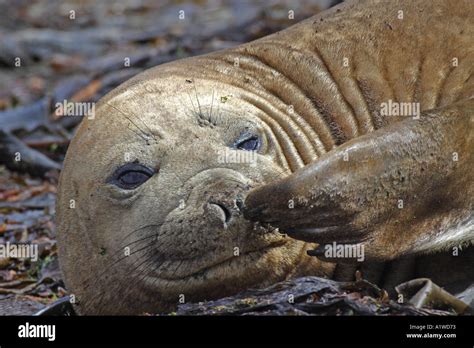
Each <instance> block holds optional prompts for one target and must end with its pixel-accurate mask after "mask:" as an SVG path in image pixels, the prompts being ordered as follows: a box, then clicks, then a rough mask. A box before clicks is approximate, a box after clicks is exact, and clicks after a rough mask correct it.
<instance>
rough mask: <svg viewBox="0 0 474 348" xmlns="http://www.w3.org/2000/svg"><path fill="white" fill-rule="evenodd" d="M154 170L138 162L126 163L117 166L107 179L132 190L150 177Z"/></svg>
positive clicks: (122, 187)
mask: <svg viewBox="0 0 474 348" xmlns="http://www.w3.org/2000/svg"><path fill="white" fill-rule="evenodd" d="M153 174H154V170H153V169H151V168H148V167H147V166H144V165H143V164H139V163H127V164H125V165H123V166H121V167H120V168H118V169H117V170H116V171H115V172H114V174H113V175H112V177H111V178H110V179H109V182H110V183H111V184H114V185H116V186H118V187H120V188H121V189H124V190H133V189H135V188H137V187H138V186H140V185H141V184H143V183H144V182H145V181H147V180H148V179H150V178H151V177H152V176H153Z"/></svg>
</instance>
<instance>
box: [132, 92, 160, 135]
mask: <svg viewBox="0 0 474 348" xmlns="http://www.w3.org/2000/svg"><path fill="white" fill-rule="evenodd" d="M130 91H131V92H132V93H133V94H134V95H135V96H136V97H137V98H140V97H139V96H137V94H136V93H135V92H134V91H133V90H130ZM152 100H153V103H155V106H156V108H157V109H159V107H158V105H156V102H155V100H154V99H153V98H152ZM135 117H137V118H138V119H139V120H140V121H141V122H142V123H143V124H144V125H145V127H146V128H147V129H148V131H149V132H150V135H151V136H152V137H153V139H154V140H155V142H156V141H157V140H156V136H155V132H154V131H153V130H152V129H151V128H150V127H149V126H148V124H147V123H146V122H145V121H143V119H142V118H141V117H139V116H138V115H135ZM159 136H160V138H163V137H162V136H161V135H159Z"/></svg>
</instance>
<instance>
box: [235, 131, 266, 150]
mask: <svg viewBox="0 0 474 348" xmlns="http://www.w3.org/2000/svg"><path fill="white" fill-rule="evenodd" d="M234 147H235V148H236V149H238V150H245V151H257V150H258V149H259V148H260V139H259V138H258V136H257V135H247V136H245V135H244V136H241V138H240V139H239V140H237V141H236V142H235V144H234Z"/></svg>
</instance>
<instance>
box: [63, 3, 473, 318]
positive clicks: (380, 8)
mask: <svg viewBox="0 0 474 348" xmlns="http://www.w3.org/2000/svg"><path fill="white" fill-rule="evenodd" d="M472 6H473V5H472V4H471V3H470V2H469V1H464V2H459V3H457V4H456V6H452V4H450V3H448V2H441V1H434V2H431V1H429V2H428V1H426V2H422V1H410V2H405V1H386V2H374V1H370V2H360V3H359V2H349V3H344V4H343V5H340V6H337V7H335V8H333V9H331V10H329V11H326V12H324V13H321V14H320V15H317V16H315V17H312V18H310V19H308V20H305V21H303V22H301V23H299V24H297V25H295V26H293V27H291V28H289V29H287V30H284V31H282V32H279V33H276V34H273V35H270V36H268V37H265V38H263V39H260V40H257V41H254V42H251V43H248V44H244V45H241V46H239V47H236V48H232V49H227V50H223V51H219V52H216V53H212V54H208V55H204V56H198V57H194V58H188V59H183V60H179V61H175V62H173V63H169V64H164V65H161V66H159V67H156V68H153V69H150V70H148V71H146V72H144V73H142V74H140V75H138V76H136V77H134V78H133V79H131V80H129V81H128V82H126V83H124V84H123V85H121V86H120V87H118V88H117V89H115V90H114V91H112V92H111V93H109V94H108V95H107V96H106V97H104V98H103V99H102V100H101V101H100V102H99V103H98V105H97V107H96V114H95V118H94V119H85V120H84V121H83V122H82V124H81V126H80V128H79V130H78V132H77V134H76V136H75V138H74V139H73V141H72V142H71V145H70V147H69V150H68V153H67V156H66V159H65V163H64V170H63V172H62V174H61V179H60V185H59V192H58V202H57V222H58V242H59V252H60V260H61V268H62V271H63V273H64V276H65V282H66V285H67V287H68V288H69V289H70V291H71V292H72V293H73V294H75V295H76V296H77V300H78V306H77V308H78V309H79V312H80V313H83V314H138V313H142V312H161V311H166V310H170V309H172V308H173V307H175V306H176V305H177V304H178V303H179V302H180V301H197V300H203V299H211V298H216V297H221V296H225V295H228V294H232V293H236V292H238V291H240V290H243V289H245V288H248V287H261V286H266V285H269V284H271V283H274V282H277V281H280V280H283V279H287V278H289V277H295V276H299V275H320V276H328V277H330V276H333V275H334V268H335V266H334V264H332V263H326V262H321V261H319V260H318V258H315V257H310V256H308V255H307V253H306V252H307V250H308V249H314V247H315V244H311V243H305V242H302V241H298V240H295V239H292V238H289V237H287V236H286V235H285V234H282V233H281V232H280V231H279V230H278V229H276V228H273V227H271V226H266V225H265V226H260V225H259V224H254V223H253V222H251V221H249V220H247V219H245V218H244V216H243V213H242V211H241V208H243V204H244V203H243V202H244V201H245V202H246V203H245V207H246V208H248V209H249V210H246V214H247V215H248V218H249V219H256V220H259V219H260V217H259V214H258V213H255V211H256V210H261V206H260V205H259V203H258V202H261V200H262V197H263V196H262V195H261V194H257V195H254V196H252V194H251V196H250V200H249V199H247V200H245V197H246V195H247V193H248V192H249V191H251V190H253V189H255V188H258V187H260V186H261V187H263V188H265V185H266V184H269V183H272V182H274V181H276V180H278V179H279V178H284V177H286V176H288V175H290V174H291V173H292V172H295V171H297V170H298V169H301V168H303V167H304V166H306V165H310V167H311V168H313V167H314V166H317V164H316V163H320V162H319V161H318V159H319V158H321V159H326V160H327V161H331V156H332V153H334V151H337V150H338V148H339V146H341V145H342V144H344V143H345V142H347V141H350V140H351V139H359V138H362V137H364V136H365V137H367V135H366V134H369V133H371V134H374V137H373V138H374V139H373V140H374V141H378V142H377V144H380V146H383V144H384V141H382V140H377V139H379V138H377V135H379V134H380V132H381V131H382V132H383V131H385V132H386V135H384V136H386V137H387V139H388V140H390V139H392V138H390V137H391V135H390V134H391V133H390V132H393V133H394V134H398V133H399V130H400V129H401V127H406V128H407V130H406V132H409V131H412V132H415V130H410V129H411V128H410V126H409V125H407V122H406V117H400V116H396V115H395V116H391V117H384V116H383V115H381V113H380V104H381V103H383V102H387V101H389V100H390V101H391V102H394V103H397V102H400V101H406V102H413V103H417V102H418V103H420V105H421V111H423V110H427V109H432V108H435V107H447V108H446V109H443V108H441V109H438V110H437V111H433V112H431V113H430V114H433V113H435V114H440V115H444V114H445V113H452V114H453V115H454V116H455V117H458V118H459V120H460V122H461V123H462V124H461V126H462V125H464V128H465V129H471V128H469V127H472V118H469V117H467V116H466V115H465V113H466V112H468V113H469V112H470V111H469V110H472V109H471V108H472V102H471V101H470V102H466V103H465V104H457V106H449V107H448V105H450V104H453V103H454V102H455V101H459V100H464V99H467V98H468V97H470V96H472V94H473V91H474V80H473V79H472V78H471V76H472V75H471V73H472V61H473V60H472V58H473V54H474V52H473V50H472V48H473V37H474V35H473V34H474V33H473V25H472V21H471V16H470V15H471V14H472V12H473V11H472V10H473V7H472ZM400 11H401V12H400ZM400 13H402V15H400ZM400 17H401V18H400ZM420 17H421V18H423V20H420ZM453 58H458V65H457V66H456V68H453V66H452V62H453ZM471 114H472V113H471ZM424 115H428V114H424V113H422V114H421V118H422V121H418V122H421V123H427V122H429V121H427V120H425V117H424ZM442 119H443V120H444V118H442ZM398 122H400V123H399V124H400V125H397V124H398ZM445 123H449V122H447V121H446V122H445ZM445 123H443V121H436V122H435V123H434V124H436V125H438V124H440V126H439V127H440V128H439V129H438V128H436V129H437V131H438V133H437V134H438V135H439V136H442V137H441V138H442V139H444V136H443V135H444V134H445V136H446V137H447V136H451V133H444V132H446V130H445V128H443V126H442V125H443V124H445ZM381 128H383V129H381ZM448 128H449V131H451V128H452V132H458V131H459V132H461V133H456V134H464V135H467V137H466V138H463V139H464V140H463V139H460V140H458V142H457V143H456V144H468V142H469V141H470V143H469V144H472V136H471V137H470V136H469V133H468V132H466V131H464V132H463V131H461V130H459V129H461V128H463V127H455V126H453V127H448ZM378 129H381V130H380V131H379V130H378ZM385 129H386V130H385ZM455 129H456V130H455ZM372 132H373V133H372ZM419 133H420V135H421V136H422V137H426V136H428V133H429V132H423V131H421V130H420V132H419ZM408 136H410V134H408ZM369 137H370V135H369ZM394 138H395V137H394ZM398 138H399V139H401V140H403V139H404V136H403V135H401V136H399V137H398ZM407 138H409V137H407ZM409 139H411V138H409ZM442 139H440V142H436V143H433V144H432V146H434V147H433V149H434V150H436V152H434V157H435V158H436V159H438V158H439V156H440V154H439V152H437V151H438V150H439V148H440V147H439V146H438V147H436V146H435V145H437V144H440V143H441V140H442ZM348 144H352V143H348ZM429 144H431V143H429ZM430 146H431V145H430ZM453 146H455V145H453ZM455 147H456V146H455ZM418 149H419V148H417V147H415V148H414V151H415V152H416V153H410V145H406V148H404V152H403V153H404V154H406V155H407V156H409V157H410V156H411V155H415V154H418V152H417V151H418ZM449 149H451V148H449ZM456 149H458V147H456ZM356 150H357V149H356ZM458 150H459V151H460V152H461V153H460V161H459V165H458V166H459V167H461V168H465V166H466V162H465V161H466V156H467V158H468V160H470V161H471V163H472V155H471V157H469V156H470V155H469V154H468V153H466V152H465V151H466V149H465V148H463V149H458ZM461 150H462V151H461ZM420 151H421V150H420ZM244 154H250V155H251V156H248V157H246V156H245V155H244ZM396 154H397V153H396V151H395V150H394V151H393V158H394V160H397V159H399V157H397V156H396ZM415 157H416V156H415ZM356 158H357V157H356ZM364 158H365V157H364ZM427 161H429V159H427ZM463 161H464V162H463ZM313 163H314V164H313ZM431 163H432V162H429V163H427V167H426V168H427V169H428V168H431V167H429V165H430V164H431ZM353 165H354V164H353ZM354 166H355V165H354ZM342 169H344V168H342ZM453 170H454V169H453V166H449V165H447V166H446V168H445V169H444V172H443V173H446V174H447V173H452V171H453ZM464 170H465V169H461V170H460V171H464ZM374 171H375V169H374ZM328 174H331V175H335V176H337V173H335V172H334V169H333V171H329V172H328ZM377 174H378V172H377V173H375V172H374V175H377ZM297 175H299V174H297ZM368 175H370V171H369V173H368ZM405 177H406V180H408V181H410V180H412V178H411V176H405ZM454 178H457V179H459V174H454ZM298 180H300V179H297V181H298ZM394 180H401V179H400V178H396V179H394ZM436 182H437V183H438V181H436ZM349 185H350V182H349ZM459 185H463V186H464V189H465V190H467V193H471V197H472V181H469V180H468V179H466V180H464V181H463V182H460V183H459ZM278 187H280V186H277V188H278ZM370 187H371V186H370V185H368V186H367V188H370ZM423 188H425V186H423ZM410 189H412V190H415V191H416V190H417V187H413V186H411V188H410ZM448 191H449V192H453V191H452V190H448ZM254 192H259V191H254ZM260 192H262V191H260ZM278 192H279V191H275V192H273V193H272V192H271V191H266V193H265V195H266V197H267V198H266V199H267V200H268V201H274V202H275V204H276V205H277V204H278V202H279V201H280V200H279V199H277V198H278V195H277V193H278ZM393 192H395V191H393ZM423 192H425V191H423ZM414 193H416V192H414ZM447 194H448V192H445V193H443V195H447ZM336 196H337V193H336ZM252 197H254V199H255V207H254V208H253V209H252V205H253V204H252V201H251V199H252ZM283 198H286V196H284V197H283ZM310 198H311V197H310ZM385 201H386V203H382V205H383V204H389V203H390V201H389V200H388V199H386V200H385ZM379 202H382V201H380V200H379ZM455 203H456V204H457V205H456V209H457V208H459V212H461V211H462V212H463V213H464V212H465V211H466V208H469V202H467V204H468V205H467V206H466V201H465V200H462V199H459V200H455ZM360 204H363V202H360ZM471 208H472V205H471ZM331 209H332V207H331ZM371 209H372V208H371ZM453 209H454V208H453ZM275 211H278V212H280V211H281V210H278V209H277V208H276V209H275ZM334 211H335V212H337V213H341V214H342V215H341V219H346V218H348V217H347V216H346V215H344V213H345V210H343V209H342V210H334ZM371 211H372V210H371ZM471 211H472V209H471ZM268 212H270V213H271V211H268ZM325 212H326V213H327V214H330V213H331V210H328V211H325ZM286 214H287V213H286V212H282V216H286ZM288 216H289V215H288ZM261 217H262V218H261V219H263V220H265V222H269V223H270V224H271V223H273V221H272V219H267V217H266V216H265V212H262V215H261ZM334 218H337V216H335V217H334ZM282 220H283V219H282V218H281V217H278V218H277V219H275V222H276V223H277V224H278V223H279V222H281V221H282ZM383 226H384V224H383V223H382V227H383ZM295 227H299V226H295ZM285 228H288V229H289V230H291V223H290V227H288V226H287V225H285ZM284 232H286V231H284ZM374 250H378V249H377V248H375V249H374Z"/></svg>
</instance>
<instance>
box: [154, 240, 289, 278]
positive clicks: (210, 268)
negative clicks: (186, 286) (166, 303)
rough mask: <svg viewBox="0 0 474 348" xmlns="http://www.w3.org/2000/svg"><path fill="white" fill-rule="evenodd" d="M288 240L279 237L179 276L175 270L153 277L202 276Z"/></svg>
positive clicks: (257, 254) (262, 252)
mask: <svg viewBox="0 0 474 348" xmlns="http://www.w3.org/2000/svg"><path fill="white" fill-rule="evenodd" d="M288 241H289V240H288V239H286V238H284V239H280V240H277V241H274V242H272V243H270V244H267V245H265V246H264V247H261V248H258V249H253V250H249V251H247V252H245V253H241V254H240V255H239V256H231V257H228V258H225V259H223V260H219V261H217V262H215V263H213V264H210V265H207V266H204V267H201V268H199V269H197V270H195V271H193V272H190V273H187V274H184V275H180V276H178V275H175V274H176V271H175V272H174V273H173V274H170V275H159V276H155V277H154V278H155V279H159V280H163V281H186V280H188V279H192V278H195V279H199V278H204V277H206V275H207V274H208V273H209V272H211V271H214V270H217V269H219V268H222V267H227V266H229V265H230V264H231V263H233V262H237V261H238V260H240V261H241V260H243V258H254V257H255V256H257V257H258V256H262V255H264V254H265V253H267V252H268V251H270V250H272V249H275V248H278V247H281V246H283V245H285V244H286V243H287V242H288ZM183 267H184V266H183Z"/></svg>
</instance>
